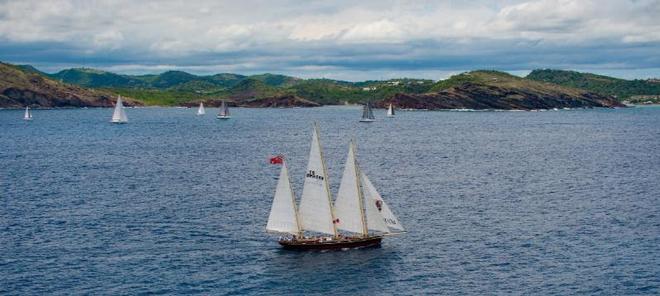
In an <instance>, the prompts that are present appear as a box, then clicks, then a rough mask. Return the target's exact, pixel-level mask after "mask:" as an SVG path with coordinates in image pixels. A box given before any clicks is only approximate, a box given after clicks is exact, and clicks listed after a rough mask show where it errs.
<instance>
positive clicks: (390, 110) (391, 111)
mask: <svg viewBox="0 0 660 296" xmlns="http://www.w3.org/2000/svg"><path fill="white" fill-rule="evenodd" d="M387 117H394V106H392V104H390V106H389V107H388V108H387Z"/></svg>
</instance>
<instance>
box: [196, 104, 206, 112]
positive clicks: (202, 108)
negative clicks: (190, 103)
mask: <svg viewBox="0 0 660 296" xmlns="http://www.w3.org/2000/svg"><path fill="white" fill-rule="evenodd" d="M204 114H206V110H204V102H200V103H199V109H197V115H204Z"/></svg>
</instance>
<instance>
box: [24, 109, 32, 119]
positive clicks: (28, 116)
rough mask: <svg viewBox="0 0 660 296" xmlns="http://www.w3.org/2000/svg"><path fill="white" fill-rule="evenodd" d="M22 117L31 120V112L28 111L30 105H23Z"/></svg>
mask: <svg viewBox="0 0 660 296" xmlns="http://www.w3.org/2000/svg"><path fill="white" fill-rule="evenodd" d="M23 119H25V120H32V112H31V111H30V107H25V115H23Z"/></svg>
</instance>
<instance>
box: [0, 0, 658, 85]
mask: <svg viewBox="0 0 660 296" xmlns="http://www.w3.org/2000/svg"><path fill="white" fill-rule="evenodd" d="M658 15H660V0H636V1H634V0H630V1H625V0H604V1H595V0H593V1H590V0H583V1H577V0H575V1H574V0H534V1H516V0H505V1H503V2H499V3H493V2H491V1H485V0H483V1H470V2H456V1H361V2H358V3H354V2H353V1H339V2H334V1H327V2H326V1H309V2H306V3H304V4H301V3H299V2H297V1H293V0H290V1H287V0H284V1H210V0H209V1H138V2H136V1H128V0H121V1H109V0H98V1H81V0H80V1H79V0H57V1H48V0H42V1H39V0H24V1H4V2H2V1H0V59H1V60H5V61H9V62H21V63H31V64H35V65H37V66H41V67H43V68H47V69H53V70H57V69H60V68H62V67H69V66H91V67H100V68H104V69H114V70H117V71H121V70H122V69H124V71H130V72H140V71H143V72H152V71H161V70H165V69H168V67H169V68H172V69H188V70H191V71H194V72H198V73H202V72H208V71H214V72H240V73H259V72H279V73H287V74H292V75H299V76H305V77H307V76H309V75H312V74H313V75H318V76H325V77H333V76H329V75H334V76H337V77H342V78H343V79H350V78H351V77H356V78H357V77H365V75H367V74H368V75H374V76H379V77H380V76H383V75H394V76H396V75H398V74H397V73H400V75H410V74H417V75H419V76H420V77H422V76H423V77H429V76H432V75H440V74H442V73H453V72H459V71H462V70H469V69H477V68H497V69H501V70H510V71H524V70H529V69H532V68H537V67H550V68H572V69H578V70H579V69H581V68H587V67H589V69H604V70H612V69H613V68H616V69H620V70H625V69H656V68H660V61H659V60H658V58H655V56H657V52H660V19H659V18H658V17H657V16H658ZM637 72H638V73H640V72H639V71H637ZM644 73H647V72H644Z"/></svg>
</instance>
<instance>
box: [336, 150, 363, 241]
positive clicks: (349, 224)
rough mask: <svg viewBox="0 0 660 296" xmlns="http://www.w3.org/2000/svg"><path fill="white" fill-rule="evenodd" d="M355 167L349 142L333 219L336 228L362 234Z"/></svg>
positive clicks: (361, 211) (360, 207) (361, 213)
mask: <svg viewBox="0 0 660 296" xmlns="http://www.w3.org/2000/svg"><path fill="white" fill-rule="evenodd" d="M357 176H358V175H357V167H356V166H355V152H354V148H353V143H352V142H351V144H350V146H349V149H348V156H347V157H346V165H345V166H344V175H343V176H342V178H341V183H340V184H339V192H338V193H337V200H336V201H335V217H336V218H337V219H338V221H339V222H338V223H337V228H339V229H341V230H345V231H350V232H355V233H363V234H366V233H364V232H365V227H364V214H363V210H362V206H361V205H360V200H361V198H360V195H359V194H360V193H359V184H358V180H357Z"/></svg>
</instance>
